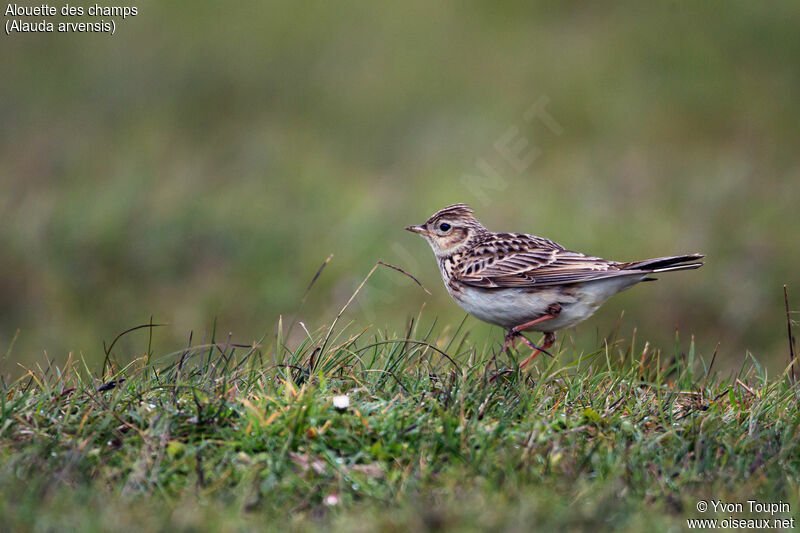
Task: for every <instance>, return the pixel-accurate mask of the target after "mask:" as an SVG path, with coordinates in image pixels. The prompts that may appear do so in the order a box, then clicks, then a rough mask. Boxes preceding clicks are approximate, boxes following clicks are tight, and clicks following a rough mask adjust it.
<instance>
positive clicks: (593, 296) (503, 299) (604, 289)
mask: <svg viewBox="0 0 800 533" xmlns="http://www.w3.org/2000/svg"><path fill="white" fill-rule="evenodd" d="M645 276H646V274H641V275H639V274H636V275H632V276H620V277H615V278H607V279H601V280H596V281H591V282H585V283H583V284H580V285H572V286H554V287H542V288H539V289H536V290H533V291H532V290H530V289H517V288H508V289H478V288H474V287H462V290H461V292H459V293H454V292H453V291H450V288H449V287H448V291H450V296H452V297H453V300H455V302H456V303H457V304H458V305H460V306H461V308H462V309H464V310H465V311H466V312H467V313H469V314H471V315H472V316H474V317H475V318H478V319H479V320H483V321H484V322H489V323H490V324H496V325H498V326H503V327H504V328H512V327H514V326H518V325H520V324H524V323H525V322H530V321H531V320H535V319H537V318H539V317H541V316H543V315H546V314H547V309H548V307H550V306H551V305H553V304H559V305H561V312H560V313H559V314H558V316H557V317H556V318H553V319H551V320H546V321H544V322H541V323H539V324H536V325H534V326H532V327H530V328H528V330H529V331H544V332H549V331H557V330H560V329H564V328H569V327H571V326H574V325H575V324H577V323H579V322H582V321H583V320H586V319H587V318H589V317H590V316H592V315H593V314H594V312H595V311H597V309H598V308H599V307H600V306H601V305H602V304H603V302H605V301H606V300H607V299H609V298H610V297H611V296H613V295H615V294H616V293H618V292H620V291H623V290H625V289H627V288H629V287H631V286H633V285H635V284H637V283H639V282H640V281H641V280H642V279H644V278H645Z"/></svg>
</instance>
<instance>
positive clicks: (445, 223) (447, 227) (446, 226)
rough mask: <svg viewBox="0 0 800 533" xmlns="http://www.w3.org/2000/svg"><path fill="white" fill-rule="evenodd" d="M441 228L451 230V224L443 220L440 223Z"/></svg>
mask: <svg viewBox="0 0 800 533" xmlns="http://www.w3.org/2000/svg"><path fill="white" fill-rule="evenodd" d="M439 229H440V230H442V231H450V224H448V223H447V222H442V223H441V224H439Z"/></svg>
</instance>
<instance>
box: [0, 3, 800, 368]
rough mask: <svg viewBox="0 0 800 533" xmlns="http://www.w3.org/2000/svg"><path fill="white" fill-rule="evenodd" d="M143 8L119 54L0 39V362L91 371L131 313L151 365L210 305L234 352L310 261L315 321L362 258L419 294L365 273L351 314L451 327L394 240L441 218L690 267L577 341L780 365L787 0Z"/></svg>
mask: <svg viewBox="0 0 800 533" xmlns="http://www.w3.org/2000/svg"><path fill="white" fill-rule="evenodd" d="M54 5H57V6H60V5H61V4H54ZM86 5H87V6H88V5H89V4H86ZM135 5H137V6H138V7H139V15H138V16H136V17H133V18H129V19H127V20H126V21H124V22H123V21H120V20H118V21H117V33H116V35H114V36H108V35H105V34H84V35H65V34H46V35H42V34H28V35H21V34H15V35H12V36H10V37H9V36H5V35H3V36H2V37H1V38H0V41H2V43H0V58H1V59H2V82H0V116H2V126H0V184H1V185H2V195H0V209H2V214H3V216H2V224H0V247H1V248H2V251H0V273H1V275H0V355H2V354H3V353H5V352H6V350H7V349H8V348H9V347H10V346H11V344H12V339H13V338H14V336H15V334H16V332H17V330H19V335H18V337H17V339H16V343H15V344H14V346H13V349H12V350H11V351H10V355H8V356H7V358H6V360H5V362H4V363H3V367H2V371H3V372H4V373H16V372H17V371H18V369H17V368H16V365H14V363H15V362H23V363H24V364H32V363H33V362H35V361H42V360H43V355H42V354H43V352H45V351H46V352H47V354H48V356H49V357H50V358H52V359H55V360H58V361H63V360H64V359H66V357H67V354H68V353H69V352H70V351H71V352H73V353H74V354H75V355H76V356H77V355H79V354H82V355H83V356H84V357H85V358H86V359H87V360H88V361H89V362H90V364H95V365H96V364H97V362H98V361H99V360H101V359H102V340H103V339H105V340H110V339H111V338H113V337H114V336H115V335H116V333H118V332H119V331H121V330H123V329H125V328H127V327H130V326H134V325H136V324H140V323H144V322H147V321H148V320H149V317H150V315H153V316H154V317H155V318H154V320H155V321H156V322H168V323H169V324H170V326H169V327H168V328H163V329H161V330H159V331H158V332H157V335H156V339H157V348H158V350H159V351H160V352H161V353H164V352H168V351H172V350H178V349H180V347H181V346H182V345H184V344H185V342H186V340H187V338H188V334H189V331H190V330H193V331H194V332H195V341H198V340H199V339H200V338H201V335H202V332H203V331H204V330H206V331H208V329H209V328H210V327H211V324H212V322H213V320H214V318H215V317H217V320H218V324H219V326H218V330H219V331H220V332H223V333H225V334H227V332H232V334H233V338H234V340H236V341H239V342H251V341H252V340H254V339H258V338H260V337H261V336H262V335H264V334H265V333H269V334H270V335H274V332H275V329H276V326H277V320H278V316H279V315H280V314H283V315H284V316H287V315H288V316H291V315H292V314H293V312H294V311H295V310H296V309H297V306H298V304H299V302H300V299H301V298H302V295H303V292H304V290H305V288H306V286H307V284H308V283H309V281H310V279H311V278H312V276H313V274H314V273H315V271H316V270H317V268H318V267H319V265H320V264H321V263H322V261H323V260H324V259H325V257H327V256H328V254H330V253H333V254H334V259H333V260H332V262H331V263H330V265H329V266H328V268H327V269H326V270H325V271H324V273H323V275H322V276H321V278H320V280H319V281H318V283H317V285H316V286H315V287H314V290H313V291H312V293H311V295H310V297H309V300H308V302H307V304H306V306H305V308H304V310H303V312H302V313H301V316H300V318H301V320H303V322H304V323H305V325H306V326H307V327H308V328H309V329H310V330H313V329H316V328H319V327H321V326H322V325H323V324H329V323H330V321H331V320H332V318H333V317H334V316H335V314H336V311H337V310H338V308H339V307H340V306H341V305H342V304H343V303H344V302H345V301H346V299H347V298H348V297H349V296H350V294H351V292H352V291H353V289H354V288H355V286H356V285H357V284H358V283H359V282H360V280H361V279H362V278H363V277H364V275H365V274H366V273H367V271H368V270H369V269H370V267H371V266H372V265H373V264H374V263H375V261H376V260H378V259H380V260H384V261H387V262H390V263H393V264H395V265H398V266H401V267H403V268H405V269H407V270H408V271H410V272H412V273H413V274H415V275H416V276H417V277H418V278H420V280H421V281H422V282H423V283H424V284H425V285H426V286H427V287H429V288H430V289H431V290H432V292H433V296H430V297H429V296H427V295H425V294H424V293H423V292H422V291H421V290H419V288H418V287H416V286H415V285H414V284H413V283H412V282H411V281H409V280H408V279H406V278H404V277H403V276H401V275H399V274H397V273H394V272H391V271H389V270H385V271H379V272H378V273H376V274H375V276H374V277H373V279H372V280H371V281H370V283H369V285H368V288H367V289H366V290H365V291H364V292H363V293H362V295H360V296H359V299H358V305H357V306H355V307H353V309H352V310H351V311H349V313H348V315H347V319H351V320H355V321H356V322H357V324H358V327H359V329H361V328H362V327H364V326H366V325H367V324H369V323H372V324H374V325H375V327H376V328H379V329H384V328H386V329H388V330H389V331H402V330H403V329H404V327H405V324H406V323H407V320H408V319H409V317H411V316H414V315H416V314H417V313H418V311H419V310H420V308H421V307H422V306H423V304H424V307H425V310H424V315H423V316H424V317H426V320H427V321H428V322H429V321H431V320H432V319H433V318H434V317H439V324H441V325H451V326H452V327H455V326H457V324H458V322H459V321H460V319H461V318H462V317H463V312H461V311H460V309H458V308H457V307H456V306H455V304H453V303H452V302H451V301H450V299H449V296H448V295H447V293H446V291H445V290H444V288H443V287H442V284H441V281H440V278H439V274H438V271H437V270H436V267H435V263H434V259H433V255H432V253H431V251H430V249H429V248H428V246H427V244H426V243H425V242H424V241H423V240H421V239H420V238H419V237H417V236H415V235H412V234H410V233H407V232H404V231H403V230H402V228H403V227H404V226H406V225H408V224H412V223H419V222H421V221H423V220H425V219H426V218H427V217H428V216H429V215H430V214H431V213H432V212H433V211H435V210H436V209H438V208H440V207H442V206H444V205H446V204H450V203H454V202H467V203H470V204H472V205H473V207H474V208H475V210H476V214H477V215H478V217H479V218H480V219H481V220H482V221H483V222H484V223H485V224H486V225H487V226H488V227H489V228H490V229H495V230H509V231H526V232H530V233H536V234H539V235H544V236H547V237H550V238H552V239H554V240H556V241H558V242H560V243H562V244H564V245H565V246H567V247H568V248H572V249H577V250H580V251H584V252H587V253H593V254H596V255H601V256H605V257H609V258H614V259H620V260H630V259H640V258H647V257H651V256H659V255H667V254H677V253H682V252H695V251H701V252H705V253H707V254H708V263H707V265H706V266H705V267H704V268H703V269H701V270H699V271H694V272H688V273H678V274H672V275H665V276H662V280H661V281H660V282H659V283H654V284H648V285H645V286H640V287H637V288H635V289H634V290H631V291H629V292H627V293H625V294H623V295H620V296H618V297H616V298H615V299H612V300H611V301H610V302H609V303H608V304H606V306H605V307H604V308H603V309H602V310H601V311H600V312H599V313H598V314H597V315H596V316H595V317H594V318H592V319H590V320H589V321H587V322H585V323H583V324H582V325H580V326H578V327H577V328H575V329H573V330H571V331H570V333H569V335H567V338H568V339H570V338H571V339H572V341H571V342H573V343H574V344H575V345H576V346H577V347H579V348H582V347H592V346H597V344H598V342H599V341H598V339H599V338H602V336H604V335H605V334H607V333H608V332H609V331H610V330H611V329H613V327H614V325H615V324H616V322H617V320H618V318H619V315H620V313H621V312H622V310H625V317H624V319H623V322H622V330H621V334H622V335H623V336H626V337H627V338H630V335H631V332H632V330H633V328H634V327H635V328H637V338H638V339H640V344H643V342H644V340H650V341H651V343H652V344H654V345H656V346H660V347H663V348H665V349H669V350H671V349H672V348H671V346H672V344H673V342H674V340H673V339H674V328H676V327H677V328H679V330H680V332H681V342H682V347H683V349H686V347H687V345H688V338H689V336H690V335H692V334H694V335H695V338H696V341H697V345H698V350H699V351H700V352H701V353H702V354H704V355H705V356H707V357H708V356H710V353H711V352H712V351H713V349H714V346H715V345H716V343H717V342H721V346H720V355H719V361H721V362H722V364H726V365H728V366H733V365H738V364H739V363H740V362H741V361H742V359H743V358H744V357H745V353H746V351H747V350H750V351H752V352H753V353H754V354H755V355H756V356H757V357H758V358H759V359H760V360H761V361H764V362H767V363H768V364H769V365H770V368H772V369H773V370H782V369H783V367H784V365H785V364H786V359H787V351H788V350H787V341H786V322H785V315H784V309H783V293H782V285H783V284H784V283H788V284H789V287H790V291H791V294H792V295H793V298H794V302H795V303H794V308H795V309H796V308H798V306H800V303H799V302H800V275H798V265H800V246H798V235H800V216H798V209H800V157H799V156H798V149H799V148H800V121H799V120H798V117H800V94H799V91H798V89H800V32H799V31H798V27H800V4H798V3H797V2H792V1H786V2H769V3H766V2H763V3H758V2H746V1H734V2H722V1H705V2H692V3H681V2H664V3H640V2H622V3H614V4H605V5H603V6H600V5H597V4H596V3H594V2H563V3H557V2H538V3H533V4H531V3H529V2H509V3H503V4H502V5H501V4H498V3H495V2H435V3H434V2H422V1H416V0H411V1H407V2H402V3H394V4H381V3H375V2H364V1H356V2H344V3H340V2H277V3H273V2H263V3H262V2H258V3H257V2H253V3H238V2H237V3H221V2H210V1H197V2H154V1H142V2H140V3H138V4H135ZM4 22H5V19H4ZM535 104H538V105H540V106H542V107H541V108H542V109H544V110H545V111H546V112H547V115H546V116H545V115H541V114H540V115H536V116H535V117H533V118H532V119H531V116H530V114H526V111H528V110H529V109H530V108H531V106H533V105H535ZM542 117H545V119H543V118H542ZM504 147H505V149H506V150H508V149H509V147H510V149H512V150H520V151H521V152H520V155H519V157H518V160H516V161H512V160H511V159H510V158H509V157H507V156H504V155H503V150H504ZM519 158H522V159H523V161H520V160H519ZM467 324H468V327H470V328H472V329H473V330H474V332H473V333H472V334H471V338H472V339H473V340H474V341H475V342H476V343H478V344H482V343H487V342H496V343H499V341H500V340H501V333H500V331H499V329H497V328H494V329H492V328H489V327H487V326H483V325H480V324H478V323H477V321H475V320H474V319H470V320H469V321H468V323H467ZM487 334H488V335H487ZM303 335H304V333H303V332H302V330H301V328H295V330H294V332H293V335H292V337H293V338H292V339H291V340H290V344H291V343H293V342H297V341H298V340H299V339H300V338H302V336H303ZM269 338H270V337H269V336H268V337H267V339H269ZM125 342H128V343H129V349H130V350H131V352H130V353H131V355H132V356H133V355H136V353H137V350H138V352H139V353H141V352H142V351H143V350H144V349H145V346H146V339H143V335H141V334H140V335H139V337H138V338H130V339H128V340H126V341H125Z"/></svg>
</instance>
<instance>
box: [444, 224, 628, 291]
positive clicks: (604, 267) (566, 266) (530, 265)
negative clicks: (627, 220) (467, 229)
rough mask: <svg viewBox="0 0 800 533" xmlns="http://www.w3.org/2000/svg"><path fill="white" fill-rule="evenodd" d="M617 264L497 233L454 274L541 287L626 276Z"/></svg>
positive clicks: (489, 283)
mask: <svg viewBox="0 0 800 533" xmlns="http://www.w3.org/2000/svg"><path fill="white" fill-rule="evenodd" d="M619 265H620V263H616V262H614V261H608V260H606V259H602V258H600V257H592V256H588V255H584V254H581V253H578V252H572V251H569V250H566V249H564V248H563V247H562V246H560V245H558V244H556V243H554V242H553V241H549V240H547V239H542V238H540V237H534V236H531V235H524V234H502V233H501V234H496V235H494V236H493V237H492V238H490V239H487V240H486V241H484V242H482V243H480V244H479V245H477V246H475V247H473V248H472V250H470V252H468V253H467V254H465V256H463V257H462V258H461V261H460V262H459V264H458V265H457V267H456V268H455V270H454V272H453V274H454V276H455V277H456V279H458V280H459V281H461V282H462V283H465V284H467V285H471V286H473V287H482V288H500V287H519V288H525V287H541V286H546V285H567V284H570V283H578V282H582V281H590V280H595V279H602V278H609V277H616V276H625V275H630V274H636V273H639V274H641V272H636V271H631V270H624V269H621V268H620V267H619Z"/></svg>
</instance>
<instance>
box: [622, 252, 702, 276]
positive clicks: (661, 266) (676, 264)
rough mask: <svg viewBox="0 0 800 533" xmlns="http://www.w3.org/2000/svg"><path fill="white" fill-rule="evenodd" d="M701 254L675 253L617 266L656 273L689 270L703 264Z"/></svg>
mask: <svg viewBox="0 0 800 533" xmlns="http://www.w3.org/2000/svg"><path fill="white" fill-rule="evenodd" d="M703 257H705V256H704V255H703V254H687V255H675V256H672V257H656V258H654V259H645V260H644V261H633V262H631V263H623V264H621V265H619V267H620V268H621V269H623V270H644V271H645V272H649V273H653V274H656V273H658V272H672V271H673V270H691V269H693V268H700V267H701V266H703V262H702V261H698V259H702V258H703Z"/></svg>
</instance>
